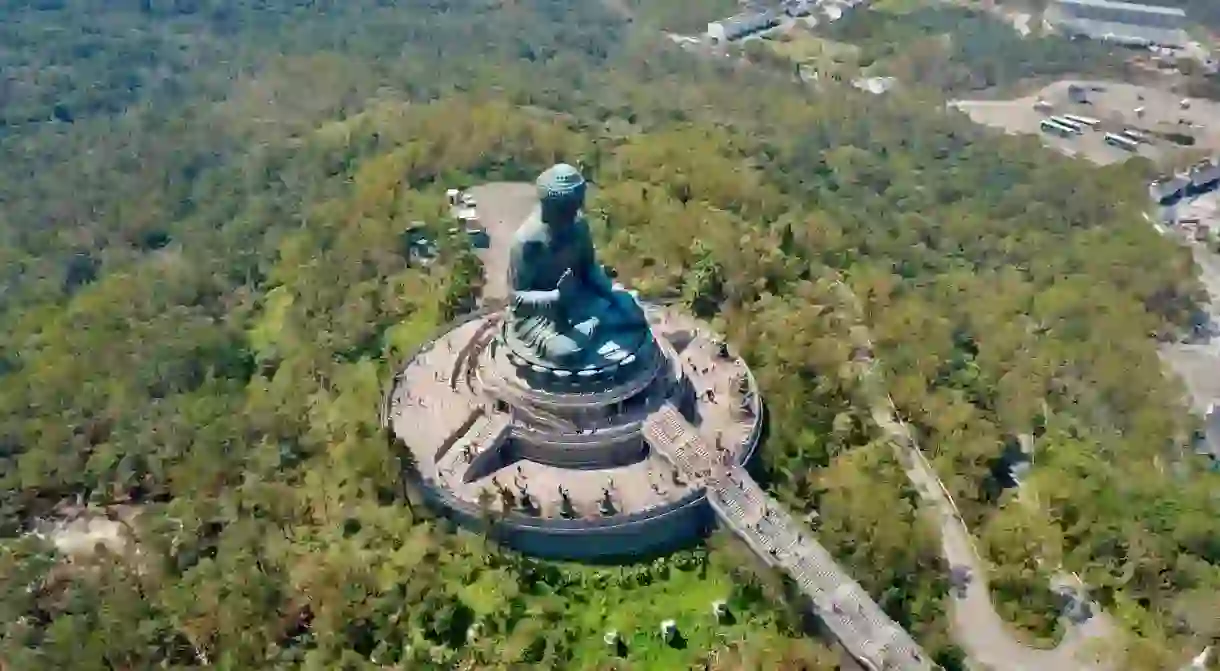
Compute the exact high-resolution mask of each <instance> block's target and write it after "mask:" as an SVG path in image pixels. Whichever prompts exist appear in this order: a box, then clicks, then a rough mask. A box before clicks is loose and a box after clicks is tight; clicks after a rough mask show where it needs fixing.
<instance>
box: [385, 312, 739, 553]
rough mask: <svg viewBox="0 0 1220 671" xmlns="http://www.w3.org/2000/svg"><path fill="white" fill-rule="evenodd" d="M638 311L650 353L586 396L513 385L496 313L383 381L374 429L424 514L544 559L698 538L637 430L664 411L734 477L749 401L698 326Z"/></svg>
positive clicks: (696, 515) (688, 496)
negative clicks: (408, 475)
mask: <svg viewBox="0 0 1220 671" xmlns="http://www.w3.org/2000/svg"><path fill="white" fill-rule="evenodd" d="M645 311H646V314H647V316H648V320H649V323H650V325H651V328H652V333H653V338H654V343H653V345H652V346H650V347H649V348H648V350H647V351H646V352H642V354H643V358H642V359H641V360H639V361H635V362H633V365H631V366H625V367H623V374H621V375H615V376H610V377H601V376H599V379H598V380H596V381H595V383H593V382H594V381H592V380H590V381H585V382H579V381H573V382H571V383H570V384H568V383H564V382H563V381H561V383H558V384H557V383H556V381H554V380H550V379H549V376H548V377H547V379H545V380H532V379H528V377H527V376H525V375H523V374H522V373H520V372H519V368H518V367H517V366H516V365H515V363H514V362H513V361H511V360H510V359H509V358H508V357H507V354H506V352H505V350H506V349H507V348H505V347H504V345H503V342H501V341H500V340H499V338H498V335H499V332H500V326H501V323H502V320H503V317H504V313H503V312H500V311H497V312H490V313H484V314H476V315H472V316H470V317H469V318H467V319H465V320H461V321H459V322H458V323H457V324H456V325H453V326H451V327H450V328H449V329H447V330H446V331H444V332H443V333H442V334H440V335H439V336H438V337H437V338H436V339H434V340H432V341H430V342H429V343H428V344H427V345H425V346H424V347H422V348H421V349H420V350H419V352H418V353H417V354H416V355H415V356H413V357H411V359H410V360H408V361H407V363H406V365H405V366H404V368H403V369H402V370H401V372H400V373H399V374H398V375H396V376H395V379H394V382H393V384H392V385H391V387H390V389H389V390H388V393H387V398H386V400H385V406H384V409H383V412H384V417H383V419H384V421H385V425H386V428H387V430H388V431H389V432H390V436H391V437H392V438H394V439H395V440H396V441H397V442H398V443H399V444H400V446H401V448H402V449H404V450H407V451H409V452H410V455H411V457H412V458H413V460H414V463H415V466H416V470H417V471H418V476H417V477H418V478H419V480H420V484H421V486H422V490H423V492H424V494H425V496H426V498H427V499H428V501H429V503H430V504H431V505H433V506H434V507H436V508H437V509H439V510H440V511H441V512H443V513H444V514H446V515H448V516H450V517H452V518H453V519H455V520H456V521H457V522H458V523H460V524H463V525H464V526H468V527H470V528H473V529H477V530H480V531H485V530H487V529H489V528H491V529H492V530H493V532H494V533H495V534H496V536H497V538H498V539H499V540H501V541H502V542H505V543H507V544H508V545H510V546H513V547H515V548H517V549H519V550H521V551H523V552H527V553H530V554H535V555H540V556H547V557H554V558H567V559H604V558H612V557H623V556H629V555H636V554H642V553H650V552H657V551H662V550H665V549H669V548H672V547H676V546H679V545H681V544H683V543H687V542H689V541H691V540H693V539H694V538H696V537H698V536H699V535H700V534H702V533H703V532H704V530H705V529H706V528H707V526H708V525H709V523H710V521H711V518H712V515H711V512H710V510H709V507H708V505H707V503H706V499H705V497H704V492H703V488H702V486H701V484H700V483H698V482H688V481H687V479H686V478H685V477H682V476H681V475H679V474H678V472H677V470H676V469H675V467H674V465H673V464H672V463H671V462H670V461H668V460H667V459H666V458H665V457H663V456H661V454H659V453H658V452H657V451H655V450H653V449H652V448H651V446H649V445H648V443H647V441H646V440H645V439H644V435H643V432H642V426H643V424H644V421H645V419H646V418H648V417H649V416H650V415H651V414H652V413H655V412H658V411H659V410H661V409H662V408H665V407H674V408H677V409H678V410H679V411H680V412H681V414H682V415H683V416H684V417H685V418H686V420H687V421H688V422H689V423H690V424H691V425H692V426H693V427H694V428H695V430H696V431H697V432H698V434H699V437H700V438H701V439H702V440H703V441H704V443H706V444H707V445H709V446H722V447H723V452H722V454H725V455H727V456H726V457H725V458H726V459H731V460H733V461H736V462H738V463H742V462H744V461H745V460H746V459H747V458H748V457H749V455H750V454H751V453H752V452H753V450H754V448H755V446H756V444H757V442H758V437H759V433H760V428H761V427H760V423H761V412H760V411H759V409H760V406H759V402H758V392H757V388H756V386H755V383H754V379H753V376H752V375H751V374H750V371H749V370H748V368H747V367H746V365H745V363H744V362H743V361H742V360H741V359H740V358H738V357H737V356H735V355H734V354H733V353H731V352H729V351H728V349H727V347H725V346H724V345H722V344H721V343H722V341H721V340H720V339H718V338H717V337H716V336H715V335H714V334H713V333H711V330H710V329H709V328H708V325H707V324H705V323H702V322H699V321H697V320H695V319H694V318H692V317H690V316H688V315H686V314H684V313H682V312H681V311H679V310H676V309H673V308H667V307H658V306H650V305H646V306H645ZM743 392H745V393H744V394H743ZM743 399H744V401H745V402H744V406H745V409H743ZM489 520H490V521H491V526H490V527H489ZM574 541H575V542H574Z"/></svg>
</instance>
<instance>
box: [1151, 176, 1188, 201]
mask: <svg viewBox="0 0 1220 671" xmlns="http://www.w3.org/2000/svg"><path fill="white" fill-rule="evenodd" d="M1188 186H1190V178H1189V177H1187V176H1185V175H1174V176H1172V177H1167V178H1165V179H1158V180H1156V181H1154V182H1152V183H1151V184H1149V185H1148V195H1149V196H1151V197H1152V199H1153V200H1154V201H1156V202H1158V203H1162V204H1164V203H1165V202H1166V201H1171V200H1177V199H1178V198H1181V197H1182V196H1184V195H1186V188H1187V187H1188Z"/></svg>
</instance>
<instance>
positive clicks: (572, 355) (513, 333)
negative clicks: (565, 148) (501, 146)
mask: <svg viewBox="0 0 1220 671" xmlns="http://www.w3.org/2000/svg"><path fill="white" fill-rule="evenodd" d="M537 187H538V199H539V207H538V208H537V209H536V210H535V211H534V213H533V214H531V215H530V217H529V218H528V219H526V221H525V223H523V224H522V225H521V228H519V229H518V230H517V233H516V236H515V238H514V239H513V246H512V250H511V252H510V256H509V266H508V283H509V290H510V302H509V310H508V315H507V317H506V320H505V330H504V335H505V342H506V344H507V345H508V346H509V348H510V349H511V350H512V351H513V352H514V353H516V354H517V355H519V356H520V357H522V358H523V359H525V360H526V361H529V362H530V363H532V364H536V365H541V366H543V367H546V368H552V369H562V370H579V369H588V368H601V367H603V366H606V365H610V364H612V363H615V362H617V361H621V360H622V359H624V358H626V357H627V356H629V355H631V354H633V353H634V352H635V351H636V350H638V349H639V348H640V346H641V345H643V344H644V341H645V340H646V339H648V338H650V337H651V332H650V331H649V328H648V323H647V321H646V320H645V318H644V312H643V310H642V309H641V308H640V305H639V303H637V302H636V300H635V298H634V297H633V296H632V295H631V294H630V293H628V292H627V291H625V290H624V289H623V288H622V287H620V286H616V285H615V284H614V282H612V281H611V280H610V278H609V277H608V276H607V275H606V272H605V270H604V269H603V268H602V266H601V265H600V264H599V263H598V262H597V258H596V256H595V254H594V251H593V239H592V237H591V236H590V234H589V224H588V222H587V221H586V220H585V218H584V215H583V214H582V212H581V207H582V206H583V205H584V202H585V189H586V183H585V180H584V178H583V177H582V176H581V174H580V173H579V172H578V171H577V170H576V168H573V167H572V166H570V165H567V164H565V163H561V164H559V165H556V166H554V167H552V168H550V169H549V170H547V171H546V172H544V173H542V174H541V175H540V176H539V177H538V181H537Z"/></svg>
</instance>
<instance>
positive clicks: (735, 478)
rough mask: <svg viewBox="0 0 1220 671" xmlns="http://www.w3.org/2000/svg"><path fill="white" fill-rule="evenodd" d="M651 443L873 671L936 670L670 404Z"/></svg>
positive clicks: (656, 420) (651, 426)
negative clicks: (696, 483) (698, 485)
mask: <svg viewBox="0 0 1220 671" xmlns="http://www.w3.org/2000/svg"><path fill="white" fill-rule="evenodd" d="M644 437H645V439H646V440H647V441H648V443H649V445H651V446H652V448H653V449H655V450H656V451H657V452H658V453H659V454H661V455H662V456H664V457H666V458H667V459H668V460H669V461H670V462H672V463H673V464H674V466H676V467H677V468H678V469H680V470H681V471H682V472H683V473H685V474H686V475H687V477H689V478H692V480H695V481H700V482H701V483H702V484H703V485H704V486H705V488H706V490H707V498H708V501H709V502H710V503H711V505H712V508H713V509H714V510H715V511H716V514H717V515H718V516H719V517H720V519H721V521H722V522H723V523H724V524H725V525H726V526H727V527H728V528H729V529H731V530H732V531H733V533H735V534H737V535H738V536H739V537H741V538H742V540H744V541H745V542H746V544H747V545H749V546H750V548H751V549H752V550H754V552H756V553H757V554H758V555H759V556H760V557H761V558H762V559H763V561H765V562H767V563H768V564H769V565H771V566H774V567H776V568H779V569H781V570H783V571H784V572H786V573H787V574H788V575H789V577H791V578H792V580H793V581H794V582H795V583H796V584H797V585H799V586H800V588H801V591H802V592H803V593H804V594H805V595H806V596H808V597H809V599H810V600H811V602H812V603H813V606H814V608H815V609H816V611H817V614H818V616H819V617H820V618H821V620H822V622H823V623H825V625H826V627H827V628H828V629H829V630H830V631H831V632H832V633H833V634H834V635H835V637H836V638H838V639H839V641H840V642H841V643H842V644H843V646H844V647H845V648H846V649H847V650H848V651H849V652H850V653H851V654H852V656H854V657H855V658H856V659H857V660H859V661H860V663H862V664H863V665H864V666H865V667H867V668H868V669H870V671H890V670H894V671H898V670H901V671H916V670H920V671H922V670H924V669H933V668H935V665H934V664H932V662H931V661H930V660H929V659H928V658H927V657H926V655H925V654H924V653H923V651H922V650H921V649H920V648H919V645H918V644H917V643H916V642H915V641H914V640H913V639H912V638H911V636H910V634H908V633H907V632H906V631H905V630H904V629H902V627H900V626H898V625H897V624H896V623H895V622H894V621H893V620H891V619H890V618H889V616H887V615H886V614H885V612H884V611H882V610H881V608H880V607H879V606H878V605H877V603H876V602H875V601H873V600H872V598H871V597H869V595H868V593H867V592H865V591H864V589H863V588H861V587H860V585H859V584H857V583H856V582H855V581H854V580H852V578H851V576H849V575H847V573H846V572H845V571H843V569H842V568H840V567H839V565H838V563H837V562H835V560H834V557H832V556H831V555H830V553H829V552H827V551H826V549H825V548H824V547H822V546H821V544H819V543H818V542H817V541H816V540H815V539H814V538H813V535H812V534H811V533H810V532H809V531H808V530H807V529H805V528H804V526H803V525H802V524H800V523H799V522H797V521H796V520H795V519H794V518H793V517H792V516H791V515H790V514H788V512H787V511H785V510H784V509H783V508H782V507H781V506H780V505H779V504H778V503H777V502H775V501H774V500H772V499H771V498H770V497H769V496H767V494H766V492H764V491H763V490H762V488H761V487H759V486H758V484H757V483H756V482H754V480H753V478H751V477H750V475H749V473H747V472H746V471H745V469H743V468H741V467H740V466H737V465H735V464H734V465H731V466H724V465H722V464H719V463H717V461H716V460H715V459H714V458H713V457H712V454H711V452H710V450H708V448H707V446H706V444H705V443H704V442H703V440H701V439H700V438H699V436H698V434H697V433H696V431H695V429H694V427H692V426H691V425H690V424H688V423H687V422H686V420H685V419H684V418H683V417H682V415H681V414H680V413H679V412H678V410H677V409H676V408H674V407H673V406H672V405H669V404H666V405H665V406H662V407H661V408H660V409H659V410H657V411H656V412H654V413H653V414H652V415H650V416H649V417H648V419H647V420H646V421H645V423H644Z"/></svg>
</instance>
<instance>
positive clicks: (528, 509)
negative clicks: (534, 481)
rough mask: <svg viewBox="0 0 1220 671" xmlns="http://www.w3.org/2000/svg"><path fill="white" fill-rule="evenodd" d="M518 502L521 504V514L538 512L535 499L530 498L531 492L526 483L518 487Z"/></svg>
mask: <svg viewBox="0 0 1220 671" xmlns="http://www.w3.org/2000/svg"><path fill="white" fill-rule="evenodd" d="M517 500H518V502H519V503H520V508H521V512H524V513H530V514H533V513H534V512H535V511H537V510H538V507H537V506H536V505H534V498H533V497H532V496H530V490H529V488H528V487H526V486H525V484H524V483H522V484H520V485H517Z"/></svg>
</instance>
